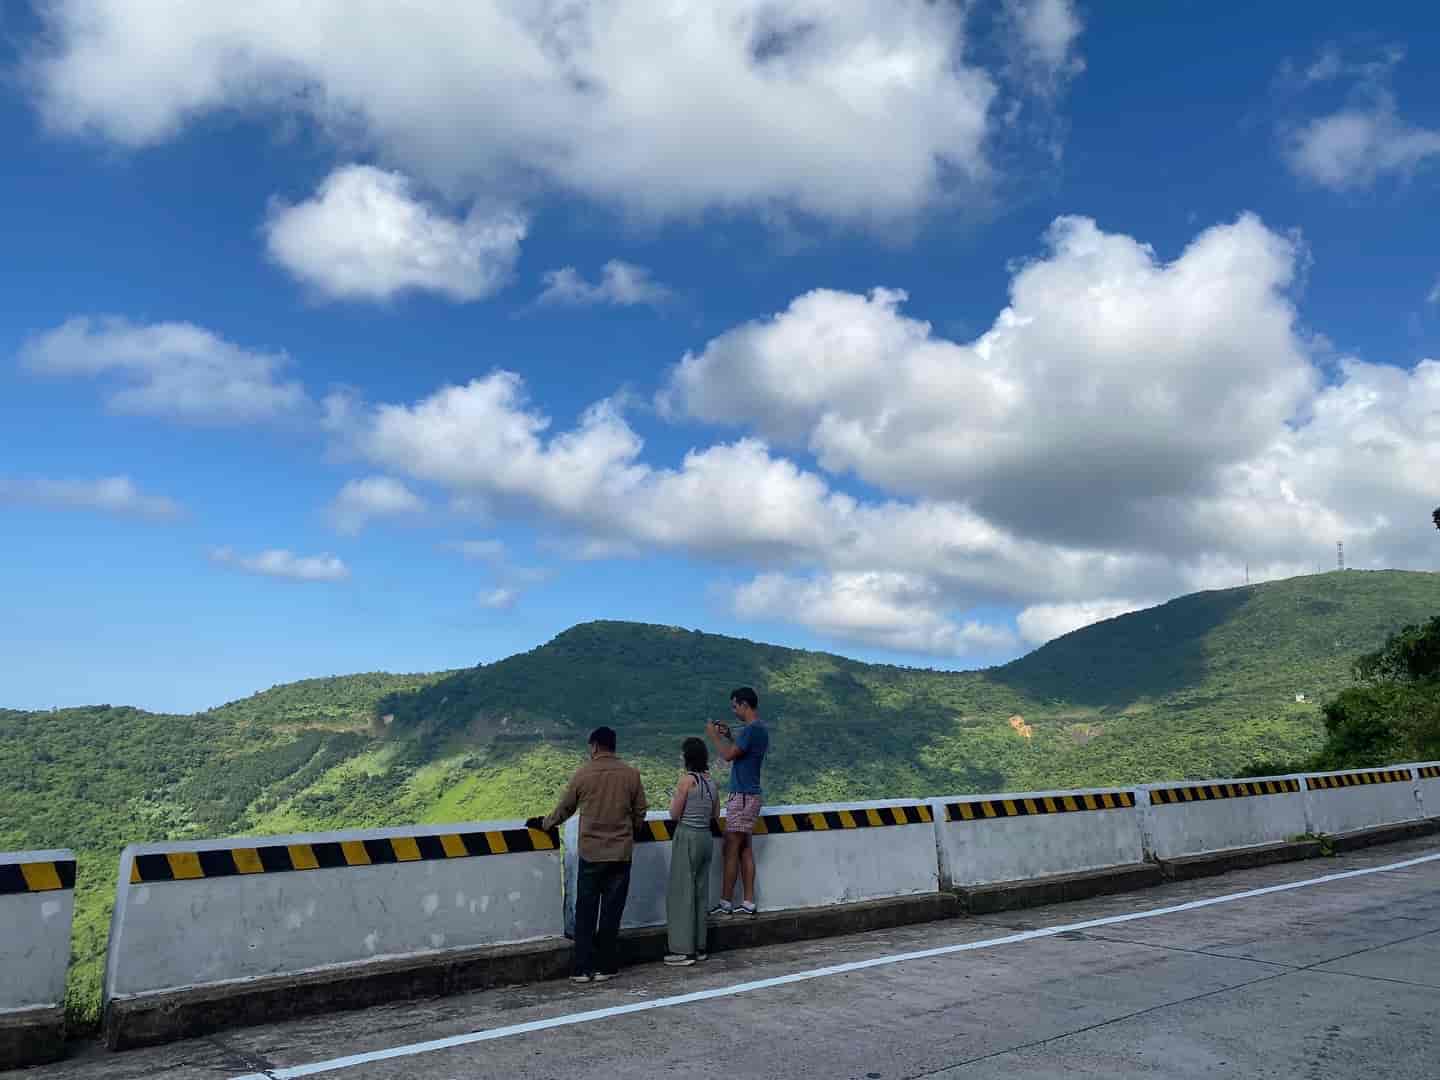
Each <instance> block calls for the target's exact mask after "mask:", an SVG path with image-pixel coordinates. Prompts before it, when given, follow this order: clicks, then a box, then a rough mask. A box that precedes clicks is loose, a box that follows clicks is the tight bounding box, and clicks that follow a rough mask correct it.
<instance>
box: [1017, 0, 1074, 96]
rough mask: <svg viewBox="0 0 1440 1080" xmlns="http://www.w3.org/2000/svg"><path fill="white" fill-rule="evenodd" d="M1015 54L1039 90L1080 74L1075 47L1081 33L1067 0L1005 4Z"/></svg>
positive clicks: (1035, 0) (1069, 1)
mask: <svg viewBox="0 0 1440 1080" xmlns="http://www.w3.org/2000/svg"><path fill="white" fill-rule="evenodd" d="M1005 11H1006V14H1007V15H1008V16H1009V18H1010V20H1011V22H1012V23H1013V24H1014V27H1015V29H1016V45H1017V50H1016V51H1018V52H1019V53H1020V55H1021V57H1022V58H1023V62H1024V63H1025V64H1026V65H1027V66H1028V67H1029V68H1030V69H1031V70H1032V71H1033V72H1034V73H1035V75H1036V77H1037V78H1038V79H1039V80H1040V84H1041V86H1042V87H1045V86H1053V85H1055V84H1056V83H1057V82H1058V81H1059V80H1061V79H1063V78H1065V77H1067V76H1069V75H1074V74H1077V73H1078V72H1080V71H1082V70H1084V67H1085V64H1084V61H1083V60H1081V59H1080V57H1079V55H1078V53H1077V52H1076V43H1077V42H1078V41H1079V38H1080V32H1081V31H1082V30H1083V29H1084V23H1083V22H1082V21H1081V18H1080V14H1079V12H1077V11H1076V10H1075V5H1074V3H1072V2H1071V0H1005Z"/></svg>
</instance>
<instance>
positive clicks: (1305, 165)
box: [1280, 45, 1440, 191]
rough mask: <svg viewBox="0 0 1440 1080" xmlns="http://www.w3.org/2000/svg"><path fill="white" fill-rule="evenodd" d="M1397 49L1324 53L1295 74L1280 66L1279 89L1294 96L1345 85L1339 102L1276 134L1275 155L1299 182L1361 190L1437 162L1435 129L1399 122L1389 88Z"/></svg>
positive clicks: (1400, 54)
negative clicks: (1345, 91) (1358, 54)
mask: <svg viewBox="0 0 1440 1080" xmlns="http://www.w3.org/2000/svg"><path fill="white" fill-rule="evenodd" d="M1404 59H1405V50H1404V49H1403V48H1401V47H1398V46H1391V47H1389V48H1387V49H1384V50H1381V51H1380V52H1379V53H1377V54H1373V55H1371V56H1369V57H1367V58H1365V59H1363V60H1358V59H1354V58H1349V57H1346V56H1345V55H1343V54H1342V52H1341V50H1340V49H1339V48H1337V47H1336V46H1333V45H1331V46H1327V47H1326V48H1324V49H1322V50H1321V51H1320V54H1319V55H1318V56H1317V57H1316V59H1315V60H1314V61H1313V62H1312V63H1310V64H1309V65H1308V66H1306V67H1304V68H1303V70H1302V69H1300V68H1299V67H1297V65H1295V64H1294V63H1293V62H1289V61H1287V62H1286V63H1285V64H1283V65H1282V66H1281V70H1280V86H1281V87H1282V89H1286V90H1289V91H1291V92H1294V93H1303V92H1307V91H1309V90H1311V89H1313V88H1314V87H1317V86H1321V87H1325V86H1328V85H1329V84H1332V83H1335V82H1341V83H1348V84H1349V92H1348V94H1347V95H1346V101H1345V103H1344V104H1343V105H1342V106H1341V107H1340V108H1336V109H1329V110H1327V111H1325V112H1322V113H1321V114H1320V115H1312V116H1310V117H1309V118H1308V119H1305V120H1303V121H1300V122H1294V121H1293V120H1292V122H1291V123H1289V124H1288V126H1285V127H1282V129H1281V132H1280V138H1281V151H1282V153H1283V155H1284V157H1285V160H1286V162H1287V163H1288V164H1289V166H1290V168H1291V170H1292V171H1293V172H1294V173H1295V174H1296V175H1297V176H1299V177H1301V178H1303V179H1306V180H1309V181H1311V182H1312V183H1315V184H1319V185H1320V186H1322V187H1326V188H1330V189H1331V190H1334V191H1344V190H1347V189H1356V188H1367V187H1371V186H1373V185H1374V184H1375V183H1376V182H1377V181H1378V180H1380V179H1382V178H1383V177H1385V176H1387V175H1397V176H1402V177H1403V176H1409V175H1410V174H1412V173H1414V172H1415V171H1416V170H1417V169H1419V168H1420V167H1421V166H1423V165H1425V164H1427V163H1433V162H1435V161H1440V130H1437V129H1435V128H1427V127H1423V126H1420V125H1417V124H1413V123H1411V122H1410V121H1408V120H1406V119H1405V118H1404V117H1403V116H1401V115H1400V110H1399V106H1398V104H1397V101H1396V98H1395V94H1394V92H1393V91H1392V90H1391V88H1390V85H1391V81H1392V75H1393V73H1394V70H1395V68H1396V67H1397V66H1398V65H1399V64H1401V63H1402V62H1403V61H1404Z"/></svg>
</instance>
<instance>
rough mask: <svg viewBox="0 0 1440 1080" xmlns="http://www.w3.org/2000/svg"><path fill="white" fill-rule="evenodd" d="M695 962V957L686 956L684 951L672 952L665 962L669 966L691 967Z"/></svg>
mask: <svg viewBox="0 0 1440 1080" xmlns="http://www.w3.org/2000/svg"><path fill="white" fill-rule="evenodd" d="M693 963H695V957H693V956H686V955H685V954H684V953H670V954H669V955H667V956H666V957H665V964H666V966H668V967H689V966H690V965H691V964H693Z"/></svg>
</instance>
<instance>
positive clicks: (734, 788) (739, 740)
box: [730, 719, 770, 795]
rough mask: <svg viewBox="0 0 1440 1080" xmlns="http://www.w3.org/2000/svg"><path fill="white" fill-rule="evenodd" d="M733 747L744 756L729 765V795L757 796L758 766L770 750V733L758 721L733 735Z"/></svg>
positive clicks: (758, 785) (758, 784) (758, 783)
mask: <svg viewBox="0 0 1440 1080" xmlns="http://www.w3.org/2000/svg"><path fill="white" fill-rule="evenodd" d="M735 746H736V747H737V748H738V749H739V750H740V751H741V752H742V754H743V755H744V756H742V757H738V758H736V759H735V760H734V761H732V762H731V763H730V794H732V795H759V794H760V766H761V765H762V764H763V763H764V761H765V751H766V750H768V749H770V732H769V731H768V730H766V727H765V725H764V724H763V723H761V722H760V721H759V720H758V719H757V720H752V721H751V722H750V723H748V724H746V725H745V726H744V727H742V728H741V729H740V730H739V731H737V732H736V733H735Z"/></svg>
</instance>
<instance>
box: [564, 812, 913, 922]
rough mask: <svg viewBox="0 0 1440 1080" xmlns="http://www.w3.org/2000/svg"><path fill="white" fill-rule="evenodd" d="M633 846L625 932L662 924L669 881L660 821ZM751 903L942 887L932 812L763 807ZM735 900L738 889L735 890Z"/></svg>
mask: <svg viewBox="0 0 1440 1080" xmlns="http://www.w3.org/2000/svg"><path fill="white" fill-rule="evenodd" d="M646 823H647V828H648V831H649V836H648V838H647V839H645V840H643V841H641V842H639V843H637V844H636V845H635V856H634V862H633V864H632V867H631V872H630V896H629V899H628V901H627V902H626V905H625V918H624V921H623V922H622V923H621V925H622V926H623V927H627V928H634V927H642V926H663V925H664V924H665V893H666V889H667V887H668V884H669V880H670V838H671V835H672V833H673V830H674V828H675V826H674V824H673V823H672V822H670V821H669V820H668V815H666V814H663V813H661V814H648V815H646ZM566 826H567V827H566V830H565V844H566V901H565V903H566V927H567V932H570V933H573V931H574V907H573V903H574V895H575V880H576V873H577V871H578V868H579V860H578V857H577V856H576V854H575V845H576V841H577V839H578V836H579V821H578V818H572V819H571V820H570V821H568V822H566ZM713 842H714V845H715V848H714V858H713V859H712V860H711V863H710V890H711V891H710V895H711V897H712V899H718V898H719V895H720V876H721V869H722V865H723V862H722V860H723V855H722V840H721V839H720V838H719V837H715V838H714V841H713ZM751 843H752V845H753V847H754V852H755V880H756V887H755V902H756V904H757V906H759V907H760V908H761V910H764V911H778V910H788V909H794V908H811V907H825V906H828V905H832V904H848V903H856V902H859V901H862V900H883V899H892V898H896V897H903V896H918V895H921V894H926V893H934V892H937V891H938V890H939V887H940V886H939V874H938V871H937V867H936V861H935V834H934V825H933V823H932V820H931V811H930V807H929V806H928V805H926V804H925V803H924V802H922V801H920V800H918V799H899V800H888V801H878V802H855V803H819V804H815V805H808V806H776V807H766V808H765V809H764V811H763V812H762V815H761V817H760V819H759V820H758V821H757V822H756V827H755V836H754V839H753V840H752V841H751ZM736 899H737V900H738V899H739V885H738V884H737V885H736Z"/></svg>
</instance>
